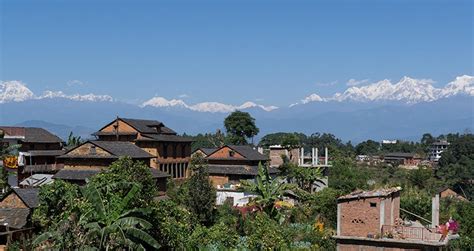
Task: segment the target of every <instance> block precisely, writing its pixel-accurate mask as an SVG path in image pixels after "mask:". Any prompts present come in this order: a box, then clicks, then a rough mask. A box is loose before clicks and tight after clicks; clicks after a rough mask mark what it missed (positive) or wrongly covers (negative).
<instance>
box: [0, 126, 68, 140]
mask: <svg viewBox="0 0 474 251" xmlns="http://www.w3.org/2000/svg"><path fill="white" fill-rule="evenodd" d="M0 129H2V130H4V131H5V133H6V134H7V135H9V136H17V137H22V139H21V140H22V141H23V142H30V143H61V142H63V140H62V139H61V138H59V137H58V136H56V135H54V134H52V133H50V132H49V131H47V130H45V129H43V128H38V127H15V126H1V127H0Z"/></svg>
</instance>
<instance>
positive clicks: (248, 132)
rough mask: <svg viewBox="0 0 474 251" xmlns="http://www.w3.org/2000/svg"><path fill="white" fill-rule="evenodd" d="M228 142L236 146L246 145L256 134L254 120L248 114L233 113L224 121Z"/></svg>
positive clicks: (256, 128) (257, 130)
mask: <svg viewBox="0 0 474 251" xmlns="http://www.w3.org/2000/svg"><path fill="white" fill-rule="evenodd" d="M224 127H225V129H226V131H227V134H228V136H229V141H230V142H231V143H232V144H236V145H246V144H248V139H249V138H253V137H254V136H255V135H257V134H258V132H259V129H258V127H257V126H256V125H255V119H254V118H253V117H252V116H251V115H250V114H249V113H248V112H241V111H235V112H232V113H231V114H230V115H229V116H227V117H226V118H225V120H224Z"/></svg>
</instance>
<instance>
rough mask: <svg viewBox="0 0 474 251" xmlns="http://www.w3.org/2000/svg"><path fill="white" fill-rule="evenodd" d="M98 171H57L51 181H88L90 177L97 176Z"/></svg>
mask: <svg viewBox="0 0 474 251" xmlns="http://www.w3.org/2000/svg"><path fill="white" fill-rule="evenodd" d="M99 172H100V170H70V169H62V170H59V172H57V173H56V174H55V175H54V176H53V179H59V180H78V181H83V180H86V179H89V178H90V177H92V176H94V175H96V174H98V173H99Z"/></svg>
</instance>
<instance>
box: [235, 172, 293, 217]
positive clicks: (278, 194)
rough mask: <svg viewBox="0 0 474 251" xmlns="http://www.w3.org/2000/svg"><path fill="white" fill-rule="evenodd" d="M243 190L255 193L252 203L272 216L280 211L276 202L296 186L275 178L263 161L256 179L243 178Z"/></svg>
mask: <svg viewBox="0 0 474 251" xmlns="http://www.w3.org/2000/svg"><path fill="white" fill-rule="evenodd" d="M241 184H242V190H244V191H246V192H249V193H252V194H254V195H255V196H256V197H255V198H252V203H254V204H255V205H257V206H258V207H259V208H260V209H261V210H262V211H264V212H266V213H267V214H268V215H270V216H271V217H276V216H277V215H278V212H277V210H276V208H275V202H277V201H279V200H281V198H282V196H283V194H284V193H285V192H286V191H288V190H293V189H294V186H293V185H291V184H288V183H285V182H284V181H283V180H281V179H278V178H277V179H273V178H272V177H270V175H269V174H268V169H267V167H265V166H263V165H262V164H261V163H259V165H258V175H257V177H256V178H255V182H254V181H249V180H242V181H241Z"/></svg>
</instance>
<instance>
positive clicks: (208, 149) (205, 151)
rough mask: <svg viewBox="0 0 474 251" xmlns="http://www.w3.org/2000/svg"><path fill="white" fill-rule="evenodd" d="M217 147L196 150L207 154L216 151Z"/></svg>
mask: <svg viewBox="0 0 474 251" xmlns="http://www.w3.org/2000/svg"><path fill="white" fill-rule="evenodd" d="M217 149H218V148H198V149H197V150H201V151H202V152H203V153H204V154H205V155H209V154H211V153H213V152H215V151H217ZM197 150H196V151H197Z"/></svg>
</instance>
